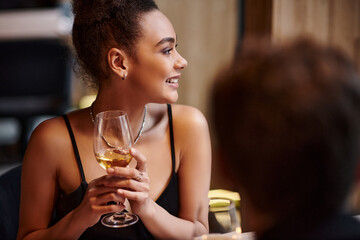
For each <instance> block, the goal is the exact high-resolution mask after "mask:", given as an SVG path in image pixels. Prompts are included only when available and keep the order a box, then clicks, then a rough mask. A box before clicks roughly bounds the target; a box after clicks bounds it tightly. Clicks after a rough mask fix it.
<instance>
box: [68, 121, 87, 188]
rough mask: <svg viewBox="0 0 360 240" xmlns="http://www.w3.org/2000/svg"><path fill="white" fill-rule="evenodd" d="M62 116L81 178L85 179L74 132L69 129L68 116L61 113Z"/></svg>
mask: <svg viewBox="0 0 360 240" xmlns="http://www.w3.org/2000/svg"><path fill="white" fill-rule="evenodd" d="M63 118H64V120H65V123H66V127H67V129H68V131H69V135H70V138H71V143H72V146H73V149H74V153H75V158H76V161H77V164H78V166H79V170H80V175H81V180H82V181H86V180H85V174H84V170H83V167H82V164H81V160H80V154H79V150H78V147H77V145H76V141H75V137H74V133H73V131H72V129H71V125H70V121H69V118H68V117H67V116H66V115H65V114H64V115H63Z"/></svg>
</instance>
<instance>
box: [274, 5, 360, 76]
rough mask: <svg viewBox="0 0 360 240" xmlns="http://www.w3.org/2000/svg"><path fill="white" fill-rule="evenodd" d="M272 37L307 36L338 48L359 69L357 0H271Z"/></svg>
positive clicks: (359, 23)
mask: <svg viewBox="0 0 360 240" xmlns="http://www.w3.org/2000/svg"><path fill="white" fill-rule="evenodd" d="M272 21H273V24H272V39H273V40H274V41H283V40H286V39H289V38H294V37H296V36H299V35H309V36H311V37H313V38H315V39H317V40H319V41H321V42H323V43H325V44H331V45H333V46H336V47H339V48H341V49H342V50H343V51H344V52H346V53H347V54H348V55H349V56H350V57H351V58H352V59H353V61H355V62H356V63H357V65H358V66H359V69H360V59H359V58H360V57H359V55H360V53H359V52H360V0H316V1H314V0H273V18H272Z"/></svg>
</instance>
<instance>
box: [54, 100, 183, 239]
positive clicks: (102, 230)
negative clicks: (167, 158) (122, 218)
mask: <svg viewBox="0 0 360 240" xmlns="http://www.w3.org/2000/svg"><path fill="white" fill-rule="evenodd" d="M168 116H169V129H170V143H171V146H170V147H171V157H172V173H171V179H170V182H169V183H168V185H167V187H166V188H165V190H164V191H163V192H162V194H161V195H160V197H159V198H158V199H157V200H156V203H157V204H158V205H159V206H161V207H163V208H164V209H165V210H166V211H168V212H169V213H170V214H172V215H174V216H178V212H179V192H178V175H177V173H176V172H175V148H174V136H173V127H172V113H171V105H170V104H168ZM63 117H64V120H65V122H66V126H67V128H68V131H69V134H70V138H71V141H72V145H73V148H74V153H75V156H76V160H77V163H78V166H79V171H80V174H81V179H82V182H81V184H80V186H79V187H78V188H77V189H76V190H75V191H73V192H72V193H70V194H67V195H61V196H60V197H59V199H58V200H57V203H56V206H55V210H54V217H53V221H52V223H51V225H53V224H55V223H56V222H58V221H59V220H60V219H61V218H63V217H64V216H65V215H66V214H68V213H69V212H70V211H72V210H74V209H75V208H76V207H77V206H79V204H80V203H81V201H82V199H83V198H84V195H85V192H86V189H87V186H88V184H87V182H86V180H85V175H84V171H83V167H82V164H81V160H80V156H79V152H78V149H77V146H76V142H75V138H74V134H73V132H72V129H71V126H70V122H69V120H68V118H67V116H66V115H64V116H63ZM79 239H107V240H110V239H154V237H153V236H152V235H151V234H150V232H149V231H148V230H147V229H146V227H145V226H144V224H143V223H142V221H141V219H139V221H138V222H137V223H135V224H134V225H131V226H128V227H124V228H108V227H105V226H103V225H102V224H101V222H100V221H99V222H98V223H96V224H95V225H94V226H92V227H90V228H88V229H87V230H86V231H85V232H84V233H83V234H82V235H81V236H80V238H79Z"/></svg>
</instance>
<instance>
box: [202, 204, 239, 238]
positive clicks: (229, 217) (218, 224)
mask: <svg viewBox="0 0 360 240" xmlns="http://www.w3.org/2000/svg"><path fill="white" fill-rule="evenodd" d="M239 218H240V217H239V214H238V213H237V210H236V206H235V203H234V202H233V201H232V200H230V199H227V198H210V202H209V227H210V233H212V235H211V236H213V237H214V238H215V237H219V236H221V238H222V239H240V234H241V228H240V219H239ZM207 237H208V238H209V236H207Z"/></svg>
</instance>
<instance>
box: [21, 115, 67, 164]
mask: <svg viewBox="0 0 360 240" xmlns="http://www.w3.org/2000/svg"><path fill="white" fill-rule="evenodd" d="M70 144H71V142H70V141H69V134H68V131H67V130H66V125H65V122H64V119H63V118H62V117H56V118H51V119H48V120H45V121H43V122H42V123H40V124H39V125H38V126H37V127H36V128H35V130H34V131H33V133H32V135H31V137H30V140H29V143H28V146H27V150H26V153H25V157H24V163H27V162H31V163H32V164H36V163H37V164H36V165H41V166H44V167H45V166H48V167H50V166H52V167H54V168H57V167H58V166H59V164H61V159H62V158H64V157H66V156H67V155H66V154H67V152H68V149H71V146H70Z"/></svg>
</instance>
